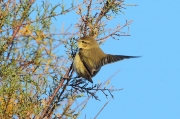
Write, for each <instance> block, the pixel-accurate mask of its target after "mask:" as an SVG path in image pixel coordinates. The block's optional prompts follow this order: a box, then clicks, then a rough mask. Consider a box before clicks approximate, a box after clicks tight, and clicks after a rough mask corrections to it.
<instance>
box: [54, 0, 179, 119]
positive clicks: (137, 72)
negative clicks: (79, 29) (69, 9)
mask: <svg viewBox="0 0 180 119" xmlns="http://www.w3.org/2000/svg"><path fill="white" fill-rule="evenodd" d="M69 2H70V1H69ZM125 3H126V4H137V5H138V6H136V7H127V9H125V10H123V11H124V12H125V15H122V14H121V15H120V16H117V17H116V18H115V19H114V20H113V22H110V23H109V25H112V26H113V25H116V24H118V23H121V22H120V21H123V20H124V21H125V20H133V23H132V24H131V25H130V35H131V36H128V37H120V40H113V39H108V41H107V42H105V43H104V44H103V45H102V46H101V48H102V49H103V50H104V51H105V52H106V53H111V54H122V55H138V56H139V55H140V56H142V57H141V58H138V59H129V60H123V61H121V62H118V63H114V64H111V65H107V66H104V67H103V68H102V70H101V71H100V72H99V74H98V75H97V76H95V77H94V78H93V80H94V82H98V81H101V82H104V81H105V80H107V78H108V77H110V76H111V75H113V74H114V73H115V72H116V71H117V70H119V69H120V72H119V73H118V74H117V75H116V76H114V77H113V79H112V81H111V85H114V87H115V88H123V90H122V91H119V92H114V93H113V95H114V99H111V97H110V96H109V99H111V101H110V102H109V104H108V105H107V106H106V107H105V109H104V110H103V111H102V112H101V114H100V115H99V116H98V118H97V119H180V63H179V62H180V30H179V28H180V20H179V19H180V1H178V0H177V1H170V0H125ZM67 4H68V3H67ZM63 18H64V19H66V20H65V21H63ZM63 18H62V16H61V17H59V18H57V21H56V22H54V24H55V25H56V27H57V26H58V25H59V27H61V26H62V24H64V26H65V27H66V28H67V27H69V25H70V23H72V25H74V23H76V22H77V20H78V16H77V15H76V14H75V13H71V14H70V15H68V14H67V15H65V16H63ZM60 19H61V20H62V21H63V22H61V20H60ZM67 19H69V20H68V21H67ZM74 29H75V28H74ZM99 98H100V99H101V101H96V100H94V99H93V100H91V101H90V102H89V103H88V105H87V106H86V110H84V111H83V113H82V114H81V117H80V118H81V119H84V117H85V115H86V119H90V118H93V117H94V116H95V115H96V114H97V113H98V111H99V110H100V109H101V107H102V106H103V105H104V104H105V102H107V101H108V100H109V99H106V97H105V96H104V95H102V94H100V97H99ZM79 103H80V102H79Z"/></svg>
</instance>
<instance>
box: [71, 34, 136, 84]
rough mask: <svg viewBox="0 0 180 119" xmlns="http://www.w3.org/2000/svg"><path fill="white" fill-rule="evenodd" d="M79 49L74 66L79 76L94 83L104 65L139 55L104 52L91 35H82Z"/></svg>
mask: <svg viewBox="0 0 180 119" xmlns="http://www.w3.org/2000/svg"><path fill="white" fill-rule="evenodd" d="M77 43H78V49H79V51H78V52H77V53H76V55H75V57H74V61H73V68H74V70H75V71H76V73H77V75H78V76H79V77H82V78H84V79H86V80H88V81H89V82H91V83H93V80H92V77H94V76H95V75H96V74H97V73H98V72H99V71H100V69H101V67H102V66H104V65H106V64H110V63H113V62H117V61H120V60H123V59H129V58H138V57H139V56H126V55H112V54H106V53H104V52H103V51H102V50H101V48H100V47H99V44H98V42H97V41H96V40H95V39H94V38H93V37H91V36H85V37H81V38H80V39H79V40H78V41H77Z"/></svg>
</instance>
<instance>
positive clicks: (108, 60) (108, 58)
mask: <svg viewBox="0 0 180 119" xmlns="http://www.w3.org/2000/svg"><path fill="white" fill-rule="evenodd" d="M138 57H140V56H126V55H110V54H107V55H106V57H104V58H102V60H101V64H102V65H105V64H109V63H113V62H117V61H120V60H123V59H130V58H138Z"/></svg>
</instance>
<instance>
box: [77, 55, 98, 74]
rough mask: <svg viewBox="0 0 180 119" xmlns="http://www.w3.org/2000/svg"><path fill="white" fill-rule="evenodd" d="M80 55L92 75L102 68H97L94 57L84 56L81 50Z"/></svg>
mask: <svg viewBox="0 0 180 119" xmlns="http://www.w3.org/2000/svg"><path fill="white" fill-rule="evenodd" d="M79 56H80V58H81V61H82V62H83V65H84V67H85V68H86V70H87V71H88V73H89V74H90V75H91V77H93V76H95V75H96V74H97V73H98V72H99V70H100V67H98V68H97V66H98V65H97V63H96V62H95V61H94V60H93V59H92V58H90V57H87V56H84V55H83V54H82V53H81V52H79Z"/></svg>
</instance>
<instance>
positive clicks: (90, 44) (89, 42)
mask: <svg viewBox="0 0 180 119" xmlns="http://www.w3.org/2000/svg"><path fill="white" fill-rule="evenodd" d="M77 42H78V48H79V49H80V48H82V49H91V48H97V47H99V45H98V43H97V41H96V40H95V39H94V38H92V37H81V38H80V39H79V40H78V41H77Z"/></svg>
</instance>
